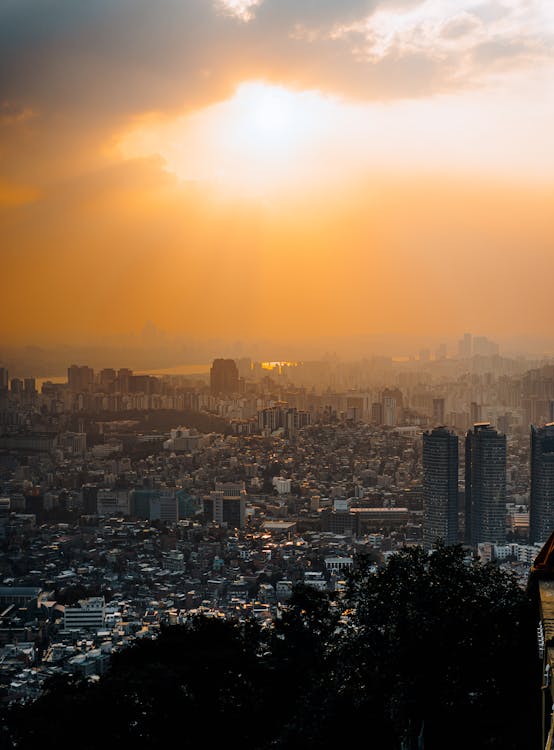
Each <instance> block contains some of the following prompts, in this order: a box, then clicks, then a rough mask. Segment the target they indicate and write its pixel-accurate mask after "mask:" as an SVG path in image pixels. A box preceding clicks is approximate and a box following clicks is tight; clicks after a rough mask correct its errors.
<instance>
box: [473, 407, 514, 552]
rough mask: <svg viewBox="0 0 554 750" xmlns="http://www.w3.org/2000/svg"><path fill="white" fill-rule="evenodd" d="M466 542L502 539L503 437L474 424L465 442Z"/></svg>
mask: <svg viewBox="0 0 554 750" xmlns="http://www.w3.org/2000/svg"><path fill="white" fill-rule="evenodd" d="M465 460H466V465H465V523H466V541H467V542H468V543H469V544H472V545H473V546H476V545H477V544H478V543H479V542H496V543H499V542H503V541H505V538H506V435H504V434H503V433H501V432H498V431H497V430H495V429H494V428H493V427H491V425H490V423H489V422H478V423H477V424H475V425H473V427H472V428H471V429H470V430H468V432H467V434H466V441H465Z"/></svg>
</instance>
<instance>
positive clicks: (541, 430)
mask: <svg viewBox="0 0 554 750" xmlns="http://www.w3.org/2000/svg"><path fill="white" fill-rule="evenodd" d="M552 531H554V423H550V424H546V425H544V426H543V427H536V426H535V425H531V502H530V513H529V541H530V543H531V544H534V543H535V542H545V541H546V540H547V539H548V537H549V536H550V534H551V533H552Z"/></svg>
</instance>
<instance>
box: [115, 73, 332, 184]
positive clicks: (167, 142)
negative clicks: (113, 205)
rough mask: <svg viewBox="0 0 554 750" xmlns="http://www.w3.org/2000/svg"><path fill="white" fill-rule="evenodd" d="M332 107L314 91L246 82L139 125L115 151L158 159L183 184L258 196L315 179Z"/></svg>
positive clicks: (330, 100)
mask: <svg viewBox="0 0 554 750" xmlns="http://www.w3.org/2000/svg"><path fill="white" fill-rule="evenodd" d="M336 110H337V104H336V102H334V101H333V100H332V99H331V98H330V97H325V96H322V95H321V94H319V93H318V92H317V91H302V92H297V91H291V90H289V89H287V88H284V87H282V86H275V85H269V84H267V83H263V82H249V83H244V84H242V85H240V86H239V87H238V88H237V90H236V92H235V95H234V96H233V97H232V98H230V99H228V100H226V101H224V102H220V103H218V104H214V105H212V106H210V107H206V108H204V109H202V110H198V111H196V112H194V113H192V114H189V115H186V116H183V117H178V118H175V119H173V120H171V121H165V122H163V123H160V122H150V123H147V122H146V123H141V124H139V125H138V126H137V127H136V128H134V129H133V130H131V131H130V132H128V133H127V134H125V136H124V137H123V138H122V139H121V141H120V143H119V148H120V150H121V151H122V152H123V154H124V155H125V156H127V157H135V156H147V155H152V154H159V155H161V156H162V157H163V159H164V160H165V162H166V164H167V169H168V170H170V171H172V172H174V173H175V174H177V175H178V176H179V177H180V178H181V179H183V180H201V181H207V182H212V183H216V184H218V185H220V186H223V187H227V188H229V189H231V190H233V191H240V192H247V193H255V194H262V193H267V192H271V191H273V190H280V189H282V188H284V187H285V186H286V185H298V184H300V183H303V182H305V181H306V180H311V179H316V178H315V177H314V175H316V174H317V172H318V170H320V169H321V164H322V154H323V152H324V150H325V149H324V144H325V142H326V140H327V141H328V139H329V137H330V136H331V135H332V123H333V117H334V116H335V114H336Z"/></svg>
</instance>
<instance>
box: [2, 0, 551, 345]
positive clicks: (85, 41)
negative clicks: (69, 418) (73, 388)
mask: <svg viewBox="0 0 554 750" xmlns="http://www.w3.org/2000/svg"><path fill="white" fill-rule="evenodd" d="M1 13H2V24H1V28H0V56H1V70H2V83H1V92H2V94H1V99H2V109H1V115H0V128H1V136H0V137H1V142H2V148H1V150H0V170H1V174H2V180H1V183H0V185H1V189H0V222H1V223H0V231H1V233H2V277H3V281H4V284H3V301H4V307H5V309H6V310H9V314H8V315H4V316H2V320H1V321H0V337H1V340H2V342H4V344H8V343H10V344H29V343H31V344H33V343H35V344H36V343H39V344H40V343H43V342H45V341H50V342H52V341H55V342H57V343H60V342H67V341H69V342H71V343H76V342H79V343H82V342H86V341H98V339H102V340H104V339H105V338H106V337H110V336H115V337H117V336H118V335H121V334H125V335H126V334H129V333H135V335H137V334H138V333H139V332H140V331H141V330H142V328H143V326H144V324H145V322H146V321H147V320H149V319H150V320H152V321H153V322H154V324H155V325H156V326H157V327H158V328H159V329H161V330H164V331H166V332H168V334H170V335H175V334H182V335H189V336H193V337H196V338H202V337H210V338H221V339H231V340H237V339H268V338H270V339H274V338H277V339H279V340H286V339H290V340H291V341H295V340H299V339H301V340H308V339H312V338H314V339H318V338H319V339H321V338H324V337H340V336H344V335H345V334H347V335H368V334H369V335H381V336H387V335H390V334H402V335H411V336H413V335H416V336H435V335H436V336H438V337H446V336H448V337H451V338H454V337H457V336H459V335H460V333H461V332H463V331H466V330H469V331H476V330H479V331H484V332H486V333H487V335H491V336H493V337H496V338H498V337H502V336H514V335H515V336H520V337H525V336H530V337H544V336H548V337H549V336H550V335H551V325H550V319H551V315H550V286H551V284H550V279H551V278H552V276H553V272H554V253H553V252H552V218H551V217H552V215H554V197H553V195H554V193H553V190H552V187H553V185H552V175H553V174H554V150H553V149H552V148H551V127H552V119H553V118H552V115H553V111H554V99H553V96H552V83H551V82H552V74H553V61H552V38H553V37H552V34H553V29H554V15H553V11H552V8H551V5H550V3H547V2H539V1H537V0H535V1H531V2H530V1H529V0H525V1H523V0H510V2H494V1H493V2H486V3H475V2H471V1H470V0H456V2H452V3H447V4H445V3H440V2H436V1H435V0H423V1H419V2H418V1H417V0H416V1H414V2H387V1H386V0H383V1H379V0H372V1H371V2H370V1H367V2H362V1H361V0H355V1H354V0H350V1H348V2H341V3H337V2H323V3H313V2H283V1H282V0H279V1H277V0H264V1H263V2H257V1H252V2H250V1H248V0H244V1H241V2H239V1H236V0H233V1H231V0H220V1H219V2H216V1H214V2H207V1H205V0H202V2H200V1H199V0H188V1H187V2H182V3H173V2H167V3H162V4H161V5H157V6H156V7H154V6H151V7H150V6H147V5H145V4H143V3H135V2H118V3H105V2H93V3H87V4H86V5H85V6H84V5H82V4H76V3H57V4H55V5H50V4H45V3H40V2H25V3H3V4H2V9H1ZM399 353H400V352H399ZM362 354H363V352H362Z"/></svg>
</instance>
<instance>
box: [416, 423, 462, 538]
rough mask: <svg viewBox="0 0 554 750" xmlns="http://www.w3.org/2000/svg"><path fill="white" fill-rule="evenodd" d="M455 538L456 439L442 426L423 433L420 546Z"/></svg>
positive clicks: (456, 497)
mask: <svg viewBox="0 0 554 750" xmlns="http://www.w3.org/2000/svg"><path fill="white" fill-rule="evenodd" d="M438 539H442V540H443V541H444V542H445V544H456V542H457V541H458V438H457V437H456V435H455V434H454V433H453V432H451V431H450V430H447V429H446V427H437V428H436V429H434V430H432V431H430V432H425V433H424V434H423V545H424V547H425V548H426V549H431V548H432V547H433V544H434V543H435V542H436V541H437V540H438Z"/></svg>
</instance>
